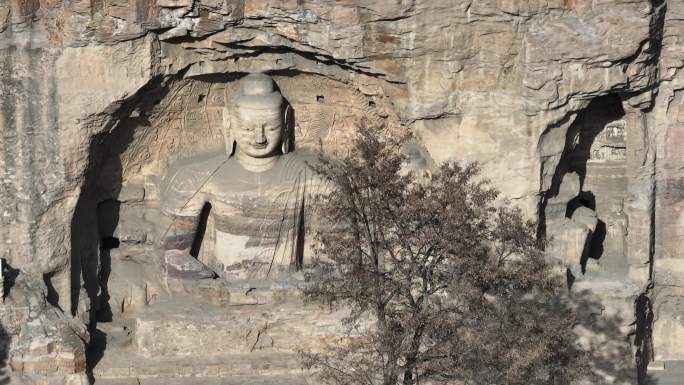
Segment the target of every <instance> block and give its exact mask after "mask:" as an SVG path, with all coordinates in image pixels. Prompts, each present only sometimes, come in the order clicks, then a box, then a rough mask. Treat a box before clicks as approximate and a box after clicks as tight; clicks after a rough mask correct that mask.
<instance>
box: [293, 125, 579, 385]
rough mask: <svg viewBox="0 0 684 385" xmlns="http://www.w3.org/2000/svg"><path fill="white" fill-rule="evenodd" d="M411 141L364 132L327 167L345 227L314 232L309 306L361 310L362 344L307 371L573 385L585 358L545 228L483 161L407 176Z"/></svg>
mask: <svg viewBox="0 0 684 385" xmlns="http://www.w3.org/2000/svg"><path fill="white" fill-rule="evenodd" d="M405 139H406V138H398V139H396V138H394V137H391V136H388V135H383V134H381V133H379V131H377V130H370V129H361V130H360V131H359V133H358V136H357V138H356V139H355V143H354V145H353V147H352V148H353V150H352V151H351V152H350V153H349V154H348V155H346V156H341V157H331V156H323V157H322V159H321V162H320V164H319V165H318V166H316V171H317V172H318V173H319V174H320V175H321V177H322V178H324V179H325V180H327V181H328V182H329V183H330V185H331V186H332V191H331V192H330V193H329V194H327V195H326V196H323V197H321V202H320V209H321V210H322V213H323V216H324V217H325V218H326V219H327V220H328V221H330V223H334V224H336V225H335V230H334V231H330V230H328V231H324V232H320V233H318V234H317V235H316V247H315V252H316V255H317V258H316V259H315V261H314V263H313V268H312V269H311V270H310V272H309V273H308V275H307V277H308V280H309V286H308V287H307V289H306V290H305V298H306V299H307V300H308V301H313V302H319V303H324V304H326V305H329V306H332V307H344V308H348V309H350V315H349V316H348V317H347V318H346V319H345V320H344V321H345V323H346V324H347V325H348V326H349V327H350V330H352V329H353V330H355V333H356V336H355V337H353V338H350V340H349V341H350V342H349V343H348V344H340V345H337V346H330V347H329V348H328V349H327V350H326V351H324V352H321V353H311V352H308V353H304V362H305V364H306V365H307V367H308V368H314V369H316V370H317V371H318V373H319V375H320V378H321V380H322V381H323V382H324V383H327V384H334V385H343V384H349V385H351V384H354V385H361V384H368V385H371V384H383V385H395V384H404V385H411V384H433V383H457V384H458V383H461V384H510V385H517V384H567V383H570V382H571V381H572V380H573V379H574V378H575V377H576V374H577V372H578V371H579V369H580V367H582V366H583V365H584V364H583V362H584V361H585V360H584V355H583V353H582V352H581V351H579V350H577V349H575V347H574V344H573V338H574V336H573V334H572V332H571V329H572V327H573V325H574V322H575V319H574V315H573V313H572V312H571V311H570V310H569V308H568V307H567V306H564V305H563V304H562V303H560V301H559V300H558V299H557V298H558V297H557V296H556V294H557V290H558V288H559V287H560V280H558V279H557V278H556V276H555V275H554V274H552V272H551V271H550V268H549V266H547V264H546V263H545V261H544V257H543V254H542V250H541V249H540V246H539V244H538V242H537V239H536V237H535V226H534V224H533V223H532V222H529V221H525V220H524V218H523V215H522V213H521V212H520V210H519V209H516V208H513V207H511V206H510V205H507V204H500V202H499V203H497V202H496V199H497V196H498V192H497V191H496V190H495V189H494V188H492V187H491V186H490V184H489V183H488V182H487V181H486V180H483V179H482V178H480V177H479V171H480V169H479V167H478V165H476V164H472V165H468V166H460V165H458V164H456V163H445V164H444V165H442V166H441V167H439V169H438V170H436V171H435V172H434V173H432V174H426V175H421V176H417V175H414V174H413V173H405V172H402V162H403V161H404V157H403V156H402V155H401V151H400V150H401V146H402V144H403V143H405ZM369 321H370V322H369Z"/></svg>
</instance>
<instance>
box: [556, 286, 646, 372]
mask: <svg viewBox="0 0 684 385" xmlns="http://www.w3.org/2000/svg"><path fill="white" fill-rule="evenodd" d="M644 298H646V299H647V297H646V296H645V295H642V296H639V297H638V298H637V299H636V301H635V304H634V305H635V313H636V314H635V316H636V320H635V321H634V322H630V321H631V320H626V319H624V318H623V316H621V315H619V314H617V313H616V314H609V313H607V312H606V309H607V308H608V309H610V308H611V306H608V305H606V304H604V303H603V302H602V301H601V300H600V299H598V298H597V296H596V295H595V294H594V293H592V292H591V291H589V290H583V291H580V292H573V293H570V294H569V298H568V300H569V303H570V304H571V305H570V306H573V307H574V309H575V312H576V316H577V323H576V327H575V333H576V334H577V336H578V337H579V338H578V344H579V345H580V346H581V347H582V348H583V349H585V350H587V351H588V352H589V353H588V356H587V358H588V360H589V362H588V366H589V368H587V369H589V372H590V373H591V377H592V378H590V381H591V382H588V383H587V384H589V383H592V384H621V385H622V384H624V385H633V384H638V385H657V381H656V380H655V379H654V378H652V377H651V376H650V375H648V374H647V373H646V366H647V365H648V362H650V358H649V357H650V340H651V336H650V328H651V325H652V322H653V318H652V313H650V314H651V317H650V318H649V317H648V313H649V312H648V311H645V312H644V304H643V300H644ZM641 313H643V314H641Z"/></svg>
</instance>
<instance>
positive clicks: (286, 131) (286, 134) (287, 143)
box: [281, 104, 294, 154]
mask: <svg viewBox="0 0 684 385" xmlns="http://www.w3.org/2000/svg"><path fill="white" fill-rule="evenodd" d="M291 113H292V109H291V107H290V105H289V104H285V111H284V113H283V139H282V142H281V143H282V144H281V150H282V152H283V154H287V153H288V152H290V151H291V150H292V148H291V141H292V137H293V136H294V130H291V127H290V114H291ZM291 131H292V132H291Z"/></svg>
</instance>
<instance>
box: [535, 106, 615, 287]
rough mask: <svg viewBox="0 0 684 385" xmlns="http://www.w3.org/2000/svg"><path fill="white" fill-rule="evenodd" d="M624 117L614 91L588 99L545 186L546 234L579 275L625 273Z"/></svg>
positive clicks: (573, 124)
mask: <svg viewBox="0 0 684 385" xmlns="http://www.w3.org/2000/svg"><path fill="white" fill-rule="evenodd" d="M624 117H625V111H624V110H623V107H622V100H621V99H620V97H619V96H618V95H616V94H609V95H606V96H601V97H598V98H595V99H594V100H592V101H591V102H590V103H589V105H588V106H587V107H586V108H585V109H584V110H582V111H581V112H580V113H579V114H578V115H577V117H576V119H575V120H574V121H573V123H572V124H571V125H570V127H569V128H568V131H567V135H566V141H565V148H564V151H563V154H562V155H561V158H560V161H559V163H558V166H557V167H556V170H555V173H554V176H553V179H552V185H551V188H550V189H549V195H550V196H551V197H550V198H549V199H548V200H547V202H546V206H545V212H544V214H545V219H546V225H547V228H546V231H547V234H548V235H549V238H551V239H552V242H556V243H557V244H558V245H561V246H559V248H558V249H556V250H554V251H556V252H558V253H563V254H565V255H564V256H563V257H564V258H565V259H566V262H568V263H569V264H570V265H576V264H579V265H580V266H581V270H582V273H585V272H586V271H587V270H593V271H595V272H597V273H606V274H610V275H618V276H624V275H626V273H627V267H628V266H627V259H626V252H627V250H626V230H627V228H626V226H627V219H626V216H625V213H624V210H623V206H624V202H625V199H626V195H627V175H626V166H627V164H626V152H627V146H626V143H627V140H626V133H627V131H628V128H627V127H626V121H625V120H624ZM563 244H565V245H564V246H563ZM568 258H570V259H572V260H570V261H568V260H567V259H568Z"/></svg>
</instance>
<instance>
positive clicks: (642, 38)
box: [0, 0, 684, 360]
mask: <svg viewBox="0 0 684 385" xmlns="http://www.w3.org/2000/svg"><path fill="white" fill-rule="evenodd" d="M683 36H684V3H682V2H680V1H671V0H632V1H621V0H606V1H589V0H544V1H541V0H540V1H522V0H483V1H479V0H478V1H453V2H452V1H428V0H400V1H383V0H356V1H345V2H339V1H332V0H329V1H328V0H326V1H314V0H300V1H294V0H292V1H275V0H274V1H268V0H264V1H233V0H221V1H218V0H157V1H155V0H136V1H132V0H115V1H107V2H103V1H95V0H78V1H68V2H67V1H61V0H10V1H8V2H3V3H0V79H2V80H1V81H0V100H2V104H0V135H2V140H0V202H2V203H1V204H0V223H1V225H0V257H2V258H4V259H5V260H6V261H7V262H8V263H9V264H10V265H11V266H13V267H14V268H19V269H21V270H22V271H23V272H24V273H26V274H29V275H32V276H35V277H39V278H41V277H44V278H45V279H46V282H47V283H48V286H49V287H51V288H52V289H51V290H54V293H55V295H53V296H49V297H50V298H51V300H52V302H53V303H54V304H58V305H59V306H60V307H61V308H62V309H63V310H64V311H65V312H66V313H70V312H71V313H77V311H78V309H81V310H83V309H88V304H87V302H88V301H87V300H90V302H92V303H95V300H96V299H97V298H98V297H99V296H100V294H101V293H98V285H97V282H96V281H98V278H97V277H98V271H99V270H101V267H102V264H103V262H102V260H101V259H100V248H101V241H102V240H103V239H105V238H107V239H110V238H111V239H110V240H116V241H117V242H119V241H120V242H125V243H128V244H146V243H147V244H152V243H154V242H155V241H156V240H158V237H159V234H157V233H156V232H155V221H156V220H157V218H156V216H155V210H157V209H158V191H157V182H158V180H157V178H158V177H159V175H161V174H162V173H163V171H164V170H165V168H166V167H167V165H168V164H169V163H170V162H172V161H174V160H176V159H179V158H182V157H187V156H190V155H192V154H195V153H197V152H204V151H215V150H218V149H220V148H221V146H222V145H223V144H222V139H221V133H220V126H221V124H222V121H223V120H222V119H223V117H222V108H221V106H223V104H224V103H225V99H224V98H225V97H226V96H225V95H226V94H230V93H231V92H233V91H232V90H233V89H234V87H235V81H234V80H236V79H238V78H239V77H240V76H241V75H243V74H244V73H246V72H253V71H269V72H270V73H271V74H272V75H273V76H274V78H275V80H276V82H277V83H278V85H279V87H280V88H281V92H282V93H283V95H284V96H285V97H286V98H287V99H288V101H289V102H290V103H291V105H292V106H293V108H294V110H295V112H296V115H295V121H296V124H297V127H296V133H295V134H296V142H297V145H298V146H302V147H310V148H323V150H329V149H335V148H343V147H344V145H345V143H346V138H347V135H348V134H349V132H350V131H351V130H350V128H351V127H353V126H354V125H358V124H362V123H366V124H374V125H388V126H393V127H406V128H408V129H410V130H411V131H412V132H414V133H415V134H416V137H417V138H418V141H419V142H420V148H421V151H420V156H421V157H424V158H425V159H422V160H421V161H420V162H419V163H421V164H432V163H434V162H442V161H445V160H468V161H472V160H478V161H481V162H483V165H484V170H485V173H486V174H487V176H488V177H490V178H491V179H492V180H493V181H494V183H495V184H496V185H497V186H498V187H499V188H500V189H501V190H502V192H503V194H504V195H505V196H507V197H509V198H511V199H513V200H515V201H517V202H518V203H520V204H521V205H522V206H523V208H524V209H525V210H526V212H527V213H528V214H529V215H530V216H531V217H536V218H539V219H540V220H542V223H544V220H545V219H546V218H547V215H548V214H550V212H549V209H550V207H551V206H553V200H554V199H556V201H557V200H558V199H557V196H556V194H557V192H559V191H562V190H563V188H568V187H567V186H565V187H564V186H563V183H565V182H563V181H564V180H565V179H564V178H563V177H564V175H567V174H569V173H572V172H576V173H578V175H580V184H579V186H578V188H579V189H574V188H573V189H572V190H573V192H574V193H575V195H574V196H570V197H569V198H570V201H572V202H574V203H572V205H573V208H576V207H584V208H586V209H588V210H591V211H593V212H594V213H595V215H596V219H597V225H596V227H595V228H594V229H593V230H592V229H591V227H592V226H586V224H582V226H585V227H586V228H587V230H586V231H585V230H584V227H578V230H577V231H576V232H577V233H578V235H577V236H576V237H575V236H573V237H574V238H573V239H579V240H580V241H581V242H579V244H582V246H581V247H584V245H588V246H587V247H588V248H589V250H588V255H587V258H588V260H587V258H582V256H581V255H563V256H560V257H561V259H562V260H564V261H567V262H568V263H570V264H571V265H572V267H573V269H572V271H573V274H575V275H578V278H579V275H580V274H582V272H581V271H580V270H582V269H580V266H581V264H582V262H585V263H586V262H589V266H593V268H592V269H586V273H584V274H585V275H584V276H582V279H583V280H587V281H591V279H592V276H593V275H592V274H595V275H596V276H597V277H599V278H600V279H601V280H605V279H609V280H612V281H611V282H614V283H617V284H620V285H622V286H621V287H623V288H635V289H633V291H634V293H632V294H634V295H633V297H636V296H638V295H640V294H644V293H645V297H639V298H645V299H647V300H641V301H636V304H635V306H636V309H633V308H632V309H629V308H628V309H626V310H624V312H626V313H629V314H626V316H629V319H627V318H626V319H625V325H629V324H630V323H631V322H632V321H633V318H634V317H635V316H634V313H636V314H637V319H636V321H638V322H637V329H639V330H637V333H636V335H637V336H639V337H638V338H637V341H634V342H635V344H636V345H637V346H638V347H639V349H640V350H639V351H640V353H639V354H641V355H645V356H648V355H650V354H655V356H656V357H657V358H658V359H662V360H666V359H684V343H682V341H684V323H683V322H684V321H682V320H681V319H680V318H679V317H678V315H679V314H681V312H682V310H684V299H683V298H684V291H683V290H682V289H681V288H682V287H683V286H684V262H683V261H681V259H682V258H684V257H683V256H681V255H680V254H681V253H679V250H680V249H681V247H682V242H684V230H683V229H684V184H683V183H682V180H683V179H682V178H683V177H684V171H682V170H684V168H683V167H682V165H683V164H684V151H683V150H682V145H683V144H684V98H683V95H684V94H683V93H682V89H684V72H682V67H684V46H683V44H684V43H683V42H682V41H683V40H682V39H683V38H682V37H683ZM423 150H424V151H423ZM570 201H568V203H566V205H567V208H570V203H569V202H570ZM106 202H108V203H106ZM550 203H551V204H550ZM582 210H584V209H582ZM569 215H570V216H569V217H568V218H564V219H567V220H568V221H574V222H578V221H580V222H582V221H581V220H580V218H579V216H578V217H577V218H575V216H574V215H572V214H571V213H569ZM592 215H593V214H591V215H590V214H587V215H584V216H583V217H584V218H587V217H591V216H592ZM103 218H104V219H106V221H105V222H106V223H103V222H102V221H103ZM575 219H577V220H575ZM98 222H99V223H98ZM549 225H550V226H548V228H547V227H546V226H544V225H542V227H541V229H542V233H544V232H546V233H547V235H549V236H554V235H556V238H557V235H560V234H553V232H554V228H555V229H557V228H559V227H560V228H563V226H554V225H553V223H549ZM589 233H591V235H590V234H589ZM596 234H600V236H597V235H596ZM582 242H584V243H582ZM579 248H580V247H579V246H577V247H575V249H578V250H579ZM564 250H566V251H565V252H564V253H566V254H568V253H569V252H568V251H567V250H569V248H564ZM582 259H585V260H584V261H582ZM83 277H85V280H84V278H83ZM606 277H608V278H606ZM84 281H85V282H84ZM583 284H584V283H583ZM121 285H122V286H121V287H124V286H125V287H129V288H134V287H138V289H135V290H134V289H130V292H133V291H135V292H136V293H138V294H136V295H133V294H130V295H128V294H125V295H124V294H121V295H120V297H121V298H128V299H129V301H131V302H130V303H135V304H140V303H141V302H142V303H143V304H144V303H145V302H146V301H147V299H148V298H147V296H148V294H147V293H146V292H145V289H144V287H145V286H144V285H141V284H136V283H126V284H121ZM127 285H128V286H127ZM152 286H154V285H152ZM589 286H591V285H590V284H589ZM82 289H84V290H82ZM155 290H156V289H155ZM630 290H632V289H630ZM120 292H123V289H122V290H121V291H120ZM140 293H143V294H140ZM632 294H629V295H625V297H626V298H632ZM134 297H135V298H144V300H140V299H137V300H134V299H133V298H134ZM117 298H119V297H117ZM117 301H119V299H117ZM121 301H123V299H121ZM93 306H96V305H93ZM136 306H137V305H136ZM654 311H657V314H656V316H655V317H654V316H653V314H652V312H654ZM624 312H623V313H624ZM639 314H645V315H644V316H643V317H642V316H638V315H639ZM649 314H650V315H649ZM81 316H83V314H81ZM649 317H650V318H649ZM84 319H86V320H87V319H88V315H87V314H86V315H85V316H84ZM649 319H651V320H652V319H655V322H654V324H653V337H654V345H653V350H651V348H650V347H649V346H650V345H649V343H648V341H646V340H648V339H649V338H647V337H648V336H646V337H644V334H643V333H642V332H643V330H649V328H648V327H646V326H647V325H646V324H644V322H646V323H649V322H650V321H648V320H649ZM642 321H643V322H642ZM647 321H648V322H647ZM3 323H4V322H3ZM644 328H645V329H644ZM646 334H648V333H646ZM677 336H678V337H677ZM642 337H643V338H642ZM639 338H641V339H639Z"/></svg>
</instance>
